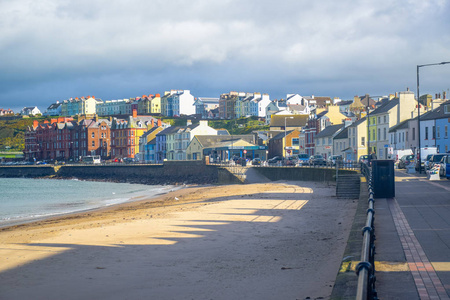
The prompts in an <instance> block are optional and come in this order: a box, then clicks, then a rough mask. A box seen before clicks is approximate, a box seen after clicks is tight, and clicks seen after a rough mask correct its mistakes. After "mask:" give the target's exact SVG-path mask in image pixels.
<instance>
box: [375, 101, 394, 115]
mask: <svg viewBox="0 0 450 300" xmlns="http://www.w3.org/2000/svg"><path fill="white" fill-rule="evenodd" d="M398 103H399V99H398V98H394V99H392V100H390V101H388V102H386V103H384V104H383V105H381V106H380V107H378V108H377V109H375V110H374V111H373V112H371V113H370V115H378V114H382V113H387V112H388V111H389V110H391V109H392V108H393V107H395V106H396V105H398Z"/></svg>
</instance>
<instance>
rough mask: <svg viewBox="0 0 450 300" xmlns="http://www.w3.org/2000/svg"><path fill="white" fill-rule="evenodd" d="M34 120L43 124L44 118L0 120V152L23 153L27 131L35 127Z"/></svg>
mask: <svg viewBox="0 0 450 300" xmlns="http://www.w3.org/2000/svg"><path fill="white" fill-rule="evenodd" d="M34 120H38V121H39V122H42V121H43V120H44V118H23V119H15V120H1V119H0V151H4V150H8V151H22V150H23V149H24V146H25V139H24V133H25V130H26V129H27V127H28V126H32V125H33V121H34Z"/></svg>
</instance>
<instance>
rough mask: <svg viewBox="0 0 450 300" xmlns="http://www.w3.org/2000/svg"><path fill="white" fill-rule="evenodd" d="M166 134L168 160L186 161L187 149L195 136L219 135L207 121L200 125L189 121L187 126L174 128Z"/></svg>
mask: <svg viewBox="0 0 450 300" xmlns="http://www.w3.org/2000/svg"><path fill="white" fill-rule="evenodd" d="M164 134H165V135H166V139H165V141H166V149H167V152H166V159H167V160H186V159H187V155H186V149H187V147H188V145H189V143H190V142H191V140H192V139H193V138H194V136H201V135H217V130H216V129H214V128H212V127H210V126H208V121H206V120H201V121H200V122H199V123H198V124H192V123H191V121H190V120H188V122H187V125H186V126H177V127H173V128H172V130H170V131H166V132H165V133H164Z"/></svg>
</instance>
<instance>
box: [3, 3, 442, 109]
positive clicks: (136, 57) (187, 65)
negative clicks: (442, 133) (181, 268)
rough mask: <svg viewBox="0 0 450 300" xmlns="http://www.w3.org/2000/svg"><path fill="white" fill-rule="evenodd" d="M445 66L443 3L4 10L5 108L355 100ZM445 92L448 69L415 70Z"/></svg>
mask: <svg viewBox="0 0 450 300" xmlns="http://www.w3.org/2000/svg"><path fill="white" fill-rule="evenodd" d="M442 61H450V4H449V1H446V0H428V1H427V0H403V1H395V0H390V1H388V0H378V1H370V0H367V1H357V0H353V1H349V0H341V1H335V0H321V1H311V0H308V1H304V0H279V1H267V0H222V1H212V0H190V1H181V0H127V1H110V0H108V1H106V0H40V1H35V0H0V108H12V109H14V110H16V109H20V108H22V107H24V106H34V105H37V106H38V107H39V108H40V109H41V110H45V109H46V107H47V106H48V105H50V104H51V103H53V102H56V101H57V100H60V101H61V100H64V99H68V98H70V97H80V96H88V95H89V96H92V95H94V96H96V98H101V99H103V100H112V99H123V98H131V97H136V96H141V95H143V94H155V93H164V91H165V90H170V89H189V90H191V93H192V94H193V95H194V96H196V97H219V96H220V94H222V93H227V92H229V91H245V92H262V93H268V94H269V95H270V97H271V99H280V98H285V97H286V94H288V93H298V94H300V95H316V96H330V97H340V98H342V99H352V98H353V96H355V95H363V94H366V93H368V94H371V95H386V94H389V93H395V92H399V91H404V90H406V88H407V87H409V88H410V89H411V90H412V91H414V92H416V66H417V65H418V64H427V63H435V62H442ZM420 81H421V86H420V91H421V94H422V92H423V93H426V92H427V93H431V94H433V95H434V94H435V93H439V92H442V91H447V90H448V89H449V88H450V64H448V65H442V66H435V67H427V68H421V69H420Z"/></svg>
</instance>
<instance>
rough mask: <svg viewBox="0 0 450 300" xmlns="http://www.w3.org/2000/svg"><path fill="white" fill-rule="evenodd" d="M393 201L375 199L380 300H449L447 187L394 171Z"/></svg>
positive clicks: (449, 196) (442, 182) (449, 206)
mask: <svg viewBox="0 0 450 300" xmlns="http://www.w3.org/2000/svg"><path fill="white" fill-rule="evenodd" d="M395 195H396V196H395V198H389V199H376V203H375V210H376V214H375V228H376V229H375V230H376V231H375V232H376V238H377V240H376V256H375V259H376V261H377V265H376V270H377V272H376V276H377V283H376V287H377V292H378V297H379V298H380V299H408V300H411V299H450V298H449V296H448V295H450V181H449V180H446V179H442V180H440V181H429V180H427V178H426V177H425V175H424V174H422V175H414V174H406V173H405V172H404V171H396V182H395Z"/></svg>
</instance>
